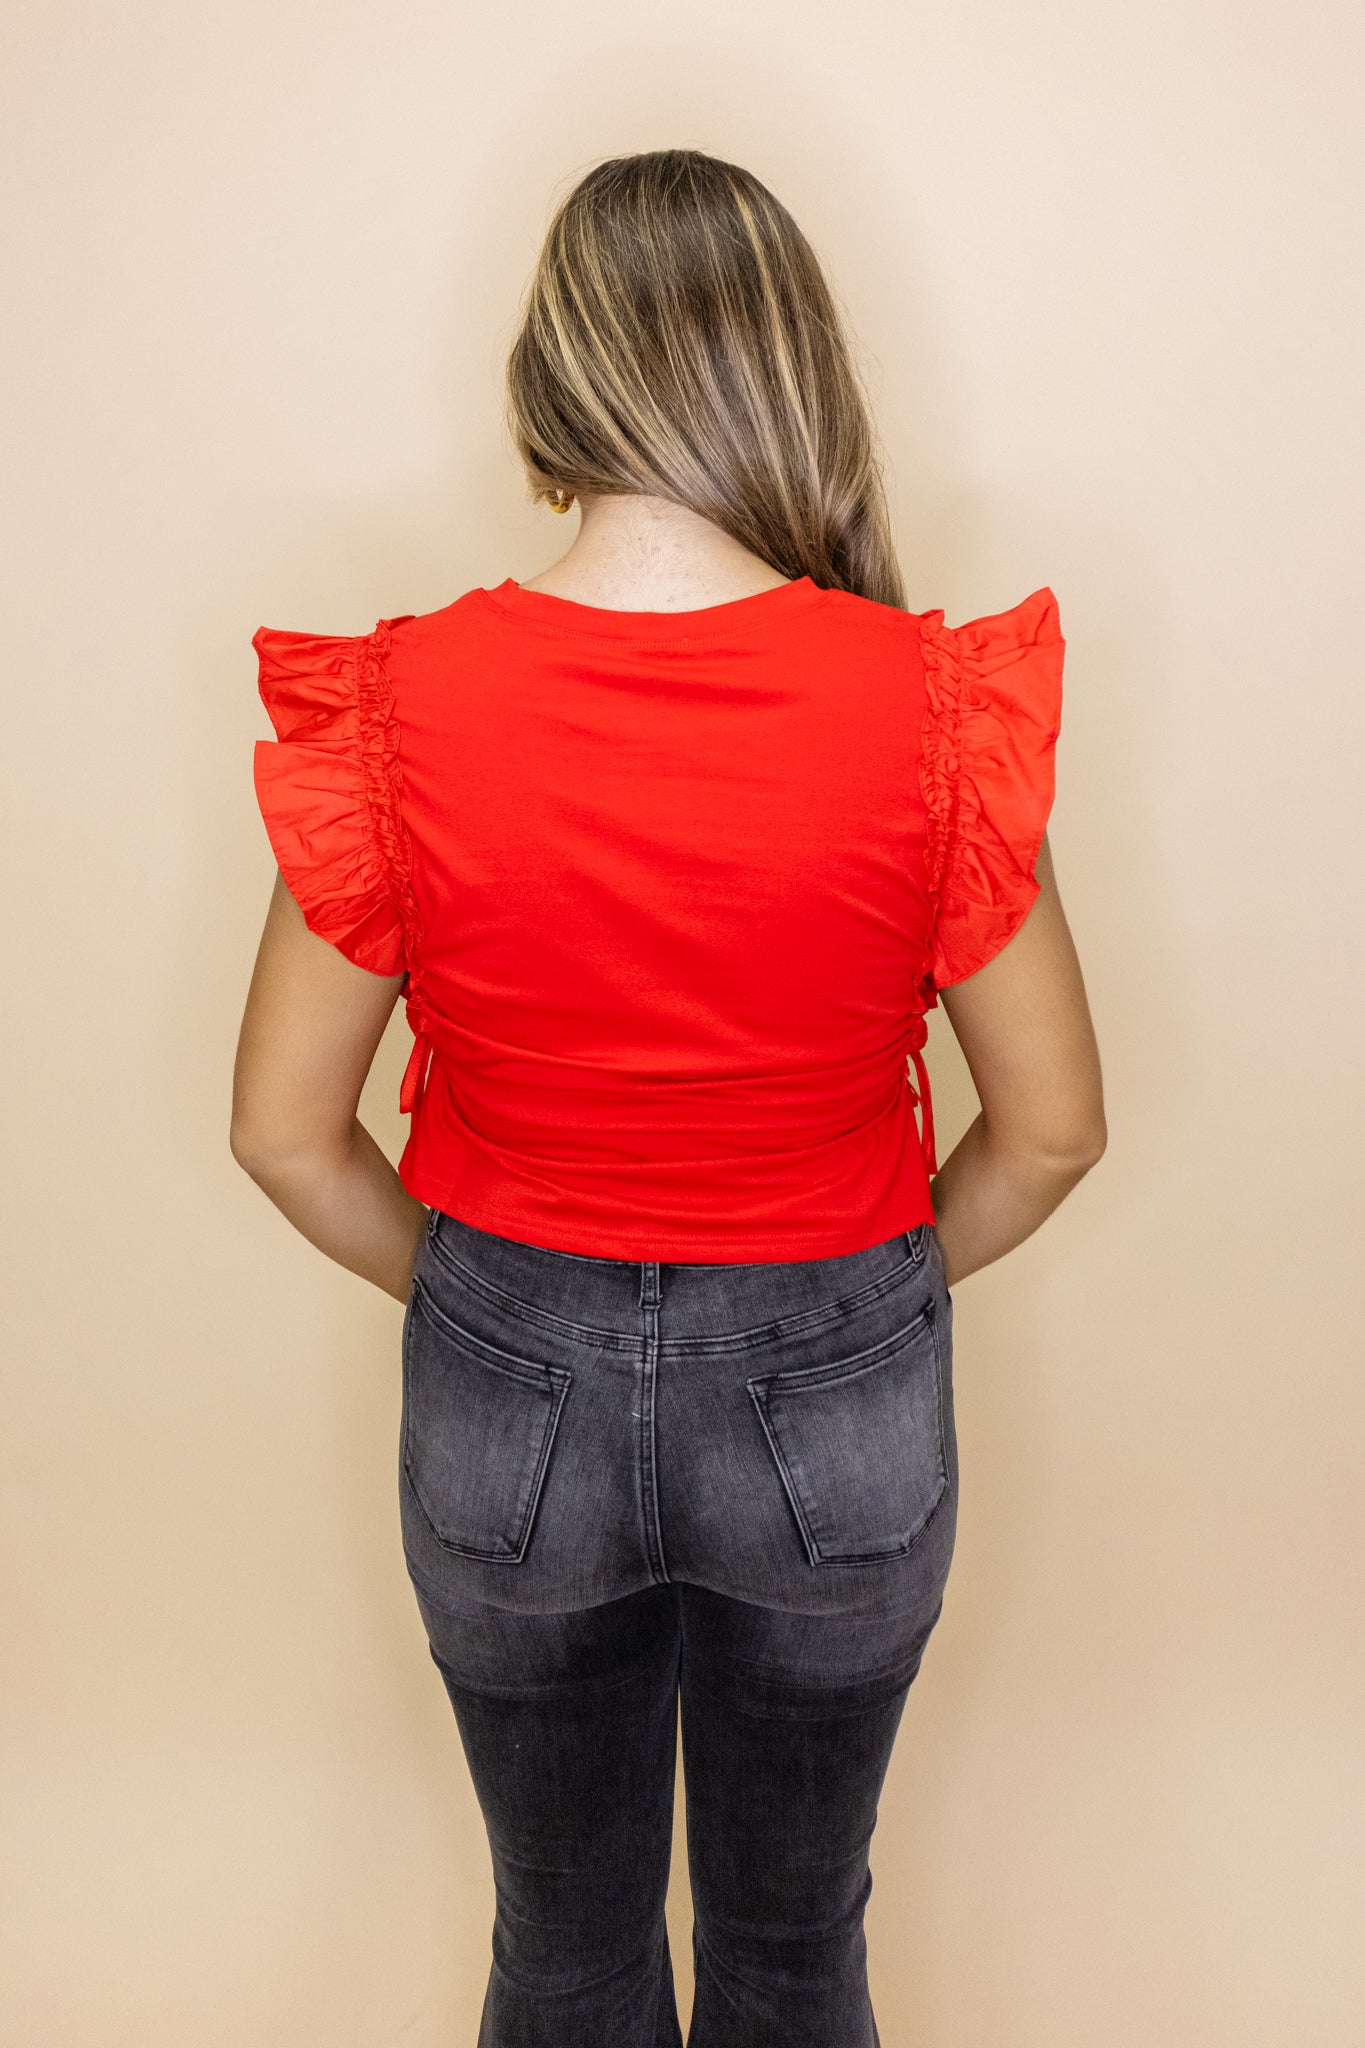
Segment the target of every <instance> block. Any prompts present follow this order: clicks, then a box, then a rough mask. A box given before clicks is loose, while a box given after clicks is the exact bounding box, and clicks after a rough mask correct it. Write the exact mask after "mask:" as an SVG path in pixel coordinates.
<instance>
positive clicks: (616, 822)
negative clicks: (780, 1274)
mask: <svg viewBox="0 0 1365 2048" xmlns="http://www.w3.org/2000/svg"><path fill="white" fill-rule="evenodd" d="M252 644H253V645H254V647H255V648H256V650H257V653H258V654H259V656H260V691H261V696H262V698H263V699H264V702H265V705H266V708H267V710H268V711H269V713H270V718H271V722H272V724H273V725H274V728H275V731H276V733H277V734H278V739H277V740H262V741H260V742H259V743H258V744H257V747H256V757H255V776H256V792H257V796H258V799H259V801H260V806H261V810H262V813H263V815H264V818H265V823H266V829H267V831H268V832H269V835H270V842H271V845H272V847H273V849H274V852H275V857H276V860H277V861H278V863H279V867H280V870H281V872H282V874H283V876H284V879H285V881H286V882H287V884H288V886H289V888H290V890H291V892H292V893H293V895H294V896H295V898H296V899H297V901H298V903H299V905H300V907H301V909H302V911H303V915H304V917H305V918H306V920H307V922H308V924H309V925H310V927H311V928H312V930H313V931H315V932H317V933H319V934H320V935H321V937H323V938H324V939H327V940H330V941H331V943H332V944H333V945H335V946H337V947H339V948H340V950H341V951H342V952H343V953H344V954H345V955H346V956H347V958H348V959H350V960H353V961H354V962H355V963H356V965H357V966H360V967H365V968H369V969H371V970H372V971H373V972H375V973H377V974H399V973H406V975H407V982H406V991H405V992H406V996H407V1012H408V1021H409V1023H410V1024H411V1026H412V1028H413V1031H414V1033H415V1035H416V1043H415V1045H414V1047H413V1056H412V1059H411V1061H410V1063H409V1066H408V1071H407V1074H406V1076H405V1078H404V1083H403V1090H402V1095H401V1097H400V1101H401V1106H402V1107H403V1109H404V1110H407V1111H411V1112H412V1125H411V1128H410V1131H409V1136H408V1141H407V1145H406V1147H405V1149H404V1151H403V1156H402V1160H401V1162H400V1165H399V1172H400V1174H401V1176H402V1179H403V1183H404V1185H405V1186H406V1187H407V1188H408V1189H409V1191H410V1192H411V1193H412V1194H413V1195H415V1196H416V1197H417V1198H418V1199H419V1200H420V1201H423V1202H426V1203H430V1204H432V1205H434V1206H436V1207H438V1208H441V1209H445V1210H447V1211H448V1212H449V1213H450V1214H451V1215H454V1216H456V1217H459V1218H460V1219H461V1220H462V1221H464V1222H466V1223H470V1224H473V1225H475V1226H476V1227H477V1228H479V1229H481V1230H489V1231H494V1232H496V1233H498V1234H499V1235H500V1236H503V1237H511V1238H517V1239H520V1240H521V1241H522V1242H524V1243H529V1244H535V1245H541V1246H547V1247H549V1248H550V1249H552V1250H559V1251H570V1252H583V1253H589V1254H593V1255H596V1256H598V1257H608V1258H623V1259H656V1258H657V1259H666V1260H684V1261H686V1260H692V1261H699V1262H706V1263H722V1264H724V1263H731V1262H741V1261H765V1260H773V1259H815V1258H829V1257H834V1256H836V1255H839V1254H842V1253H846V1252H854V1251H861V1250H863V1249H864V1248H866V1247H867V1246H869V1245H874V1244H879V1243H881V1242H883V1241H884V1240H885V1239H886V1238H888V1237H893V1236H895V1235H896V1234H897V1233H898V1232H900V1231H902V1230H907V1229H909V1228H910V1227H911V1226H912V1225H914V1224H917V1223H921V1222H925V1221H930V1222H932V1221H933V1219H934V1211H933V1204H932V1201H931V1199H930V1192H929V1176H930V1174H932V1173H934V1172H936V1171H937V1164H936V1161H935V1158H934V1144H933V1124H932V1110H931V1104H930V1097H929V1080H928V1075H927V1073H926V1071H925V1067H924V1061H923V1058H922V1055H921V1051H920V1048H921V1047H922V1045H923V1044H924V1040H925V1037H926V1025H925V1020H924V1012H925V1011H926V1010H927V1009H929V1008H931V1007H932V1006H933V1005H934V1004H935V1003H936V1002H937V1000H938V997H937V990H938V989H940V988H943V987H945V986H947V985H948V984H949V983H951V982H955V981H961V980H962V979H963V978H964V976H966V975H969V974H973V973H975V972H976V970H977V969H978V968H980V967H983V966H984V965H985V963H986V962H987V961H988V960H989V959H991V957H992V956H993V955H994V954H995V953H996V952H998V951H999V949H1000V948H1001V947H1002V946H1003V945H1004V944H1005V942H1006V940H1008V939H1009V938H1010V937H1011V936H1012V935H1013V934H1014V933H1015V932H1016V931H1017V930H1018V928H1019V926H1020V924H1021V923H1022V922H1023V919H1024V916H1025V914H1026V912H1027V911H1028V909H1029V906H1030V905H1031V904H1032V902H1033V900H1034V897H1035V896H1036V895H1037V894H1038V883H1037V881H1036V880H1035V879H1034V874H1033V867H1034V862H1035V860H1036V858H1037V854H1038V849H1039V845H1040V843H1041V840H1042V836H1043V830H1044V826H1045V825H1046V822H1047V817H1048V813H1049V810H1050V807H1051V803H1052V794H1053V758H1054V748H1055V742H1056V739H1057V734H1058V730H1059V727H1060V722H1061V676H1062V650H1063V644H1064V643H1063V641H1062V638H1061V634H1060V631H1059V627H1058V619H1057V603H1056V599H1055V598H1054V596H1053V594H1052V592H1051V591H1050V590H1047V589H1043V590H1037V591H1035V592H1034V593H1033V595H1032V596H1031V597H1026V598H1025V599H1024V600H1023V602H1022V603H1021V604H1018V605H1016V606H1015V608H1014V610H1013V611H1008V612H1001V613H998V614H996V615H995V616H993V617H990V618H982V619H974V620H972V622H971V623H970V624H969V625H964V626H958V627H955V628H951V627H948V626H945V625H944V623H943V613H942V612H941V611H932V612H925V613H923V614H921V615H915V614H913V613H909V612H902V611H897V610H895V609H893V608H892V607H890V606H887V605H882V604H876V603H873V602H872V601H871V600H870V599H868V598H862V597H854V596H851V595H849V594H848V593H847V592H845V591H835V590H823V589H821V588H820V587H819V586H818V585H816V584H815V583H813V582H812V581H811V580H810V578H809V577H807V576H802V577H798V578H797V579H796V581H795V582H792V583H786V584H783V585H781V586H779V587H778V588H777V589H774V590H765V591H761V592H759V593H758V594H757V595H756V596H753V597H744V598H739V599H737V600H735V601H732V602H731V603H729V604H717V605H708V606H706V607H704V608H703V609H701V610H699V611H688V612H622V611H608V610H602V609H600V608H598V607H596V606H592V605H584V604H579V603H577V602H575V601H573V600H571V599H568V598H562V597H551V596H549V595H547V594H546V593H544V592H542V591H532V590H523V589H522V588H521V586H520V585H519V584H517V583H515V582H513V581H511V580H510V579H509V580H508V581H506V582H504V583H502V584H500V585H499V586H498V587H497V588H496V589H495V590H482V589H480V590H471V591H469V592H467V593H466V594H465V595H464V596H463V597H460V598H458V599H456V601H455V602H454V603H453V604H450V605H447V606H445V608H444V609H443V610H441V611H436V612H429V613H427V614H425V615H424V616H422V617H420V618H419V617H416V616H414V615H412V614H408V615H405V616H404V617H402V618H393V619H384V620H381V621H380V623H379V625H378V626H376V628H375V630H374V631H373V632H372V633H365V634H360V635H358V636H356V637H353V638H342V637H334V636H330V635H322V634H311V633H291V632H275V631H272V630H271V629H269V628H267V627H262V628H261V630H260V631H259V632H258V633H257V634H256V636H255V639H254V641H253V643H252ZM911 1061H913V1063H914V1072H915V1080H916V1085H914V1086H912V1085H911V1081H910V1076H909V1063H910V1062H911ZM916 1102H918V1103H919V1105H920V1123H921V1126H922V1129H917V1128H916V1123H915V1116H914V1106H915V1104H916Z"/></svg>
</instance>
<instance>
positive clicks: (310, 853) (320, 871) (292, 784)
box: [251, 620, 412, 974]
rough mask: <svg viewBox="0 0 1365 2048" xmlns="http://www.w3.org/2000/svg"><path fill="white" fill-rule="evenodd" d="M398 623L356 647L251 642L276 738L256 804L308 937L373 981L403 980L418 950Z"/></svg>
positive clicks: (257, 763) (259, 770) (277, 636)
mask: <svg viewBox="0 0 1365 2048" xmlns="http://www.w3.org/2000/svg"><path fill="white" fill-rule="evenodd" d="M393 623H395V622H394V621H392V620H381V622H380V624H379V625H378V626H377V627H376V628H375V630H374V632H373V633H366V634H362V635H359V636H358V637H355V638H349V639H347V638H334V637H328V636H326V635H323V634H317V633H288V632H277V631H275V630H274V629H273V628H271V627H268V626H262V627H261V629H260V630H259V632H257V633H256V635H255V636H254V638H253V639H252V643H251V644H252V646H253V647H254V649H255V650H256V654H257V657H258V660H259V663H260V675H259V685H258V687H259V689H260V695H261V700H262V702H263V703H264V705H265V708H266V710H267V711H268V712H269V714H270V722H271V724H272V725H273V726H274V728H275V733H276V738H275V739H273V740H258V741H257V743H256V751H255V759H254V764H253V765H254V780H255V786H256V799H257V802H258V803H259V805H260V809H261V816H262V818H263V819H264V820H265V828H266V831H267V833H268V834H269V838H270V844H271V847H272V849H273V850H274V854H275V859H276V862H277V864H278V866H279V870H280V873H281V874H282V875H283V876H284V879H285V881H286V883H287V884H288V887H289V892H290V894H291V895H292V896H293V898H294V900H295V902H296V903H297V904H298V906H299V908H300V910H301V911H302V912H303V916H304V920H305V922H306V923H307V925H308V927H309V929H310V930H311V931H314V932H316V933H317V934H318V936H319V937H320V938H324V939H327V940H329V941H330V943H331V944H332V945H334V946H336V947H337V948H338V950H339V951H340V952H342V953H344V954H345V956H346V958H347V959H348V960H351V961H354V963H355V965H356V966H357V967H365V968H368V969H369V970H370V971H371V973H374V974H401V973H404V972H406V971H407V969H408V967H409V964H410V950H411V948H410V935H411V925H412V918H411V916H410V915H405V912H410V909H411V884H410V880H409V871H410V865H411V862H410V857H409V852H408V842H407V833H406V830H405V828H404V825H403V819H402V811H401V806H400V802H399V797H400V792H401V787H402V782H401V775H400V771H399V766H398V728H397V724H396V721H395V719H394V715H393V691H392V688H391V686H390V684H389V679H388V672H387V668H386V665H385V657H386V655H387V652H388V644H389V633H388V629H389V626H390V625H391V624H393Z"/></svg>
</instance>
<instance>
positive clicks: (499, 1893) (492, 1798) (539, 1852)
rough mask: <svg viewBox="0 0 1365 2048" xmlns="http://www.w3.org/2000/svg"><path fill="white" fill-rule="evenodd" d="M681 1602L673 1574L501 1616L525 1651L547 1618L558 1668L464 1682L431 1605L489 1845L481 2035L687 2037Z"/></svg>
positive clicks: (674, 2040) (520, 1652)
mask: <svg viewBox="0 0 1365 2048" xmlns="http://www.w3.org/2000/svg"><path fill="white" fill-rule="evenodd" d="M676 1613H677V1602H676V1589H674V1588H670V1587H660V1588H658V1589H657V1590H656V1591H654V1592H650V1593H646V1594H644V1595H636V1596H632V1597H630V1598H628V1599H625V1600H622V1601H619V1602H615V1603H612V1605H611V1606H609V1607H604V1608H597V1609H594V1610H592V1611H591V1612H590V1613H587V1614H578V1615H545V1616H517V1617H510V1616H509V1617H503V1618H502V1619H503V1623H504V1626H505V1631H506V1635H507V1637H508V1639H509V1640H514V1642H515V1656H516V1661H517V1663H518V1664H519V1665H520V1666H522V1667H523V1668H524V1667H525V1665H526V1663H527V1660H528V1656H530V1657H531V1660H532V1661H534V1657H533V1653H532V1652H531V1651H530V1647H529V1646H530V1637H531V1636H532V1635H534V1634H535V1633H536V1632H537V1630H539V1632H540V1633H541V1634H542V1635H543V1637H544V1654H543V1668H544V1671H545V1676H544V1677H543V1678H542V1679H540V1680H539V1681H533V1680H529V1679H527V1678H525V1677H523V1678H522V1679H521V1680H520V1682H518V1683H516V1684H505V1685H503V1686H502V1687H500V1688H498V1687H493V1686H491V1685H490V1682H489V1680H488V1678H487V1676H486V1674H482V1675H481V1676H480V1678H479V1682H478V1683H474V1684H471V1683H470V1682H469V1676H468V1672H467V1670H466V1671H465V1672H462V1671H461V1670H460V1668H459V1663H460V1653H459V1644H460V1634H461V1631H460V1624H459V1622H458V1621H455V1620H453V1619H451V1620H449V1621H448V1622H447V1623H446V1624H445V1626H444V1627H443V1625H442V1618H441V1617H440V1616H439V1615H438V1614H436V1613H435V1612H434V1611H433V1610H430V1609H429V1610H428V1612H427V1625H428V1630H429V1633H431V1634H432V1636H433V1637H434V1641H433V1645H432V1654H433V1657H434V1659H435V1662H436V1665H437V1668H438V1669H439V1670H440V1672H441V1676H442V1678H443V1679H444V1681H445V1686H446V1691H447V1693H448V1694H449V1696H450V1701H451V1705H452V1706H453V1708H454V1711H455V1718H456V1721H457V1724H458V1727H459V1732H460V1739H461V1742H462V1744H463V1746H464V1752H465V1756H466V1758H467V1760H468V1764H469V1770H470V1775H471V1778H472V1780H473V1784H474V1789H475V1792H476V1794H477V1797H478V1800H479V1804H480V1807H481V1809H482V1812H483V1816H484V1821H485V1823H486V1826H487V1831H488V1841H489V1847H490V1850H491V1853H492V1860H493V1876H494V1885H495V1891H496V1909H495V1915H494V1923H493V1943H492V1946H493V1961H492V1968H491V1970H490V1974H489V1979H488V1987H487V1992H486V1995H485V2000H484V2006H483V2014H482V2021H481V2025H480V2030H479V2036H478V2048H608V2044H609V2048H682V2031H681V2028H680V2025H679V2020H678V2010H677V2003H676V2000H675V1996H674V1987H673V1970H672V1960H671V1957H670V1955H669V1949H668V1933H667V1923H666V1921H665V1917H664V1901H665V1897H666V1894H667V1889H668V1876H669V1865H670V1860H671V1850H672V1833H673V1802H674V1780H675V1773H676V1758H677V1741H678V1719H677V1714H678V1707H677V1674H678V1649H677V1620H676ZM487 1633H488V1632H485V1634H486V1635H487ZM489 1639H491V1637H490V1638H489ZM464 1661H465V1663H466V1665H467V1664H468V1662H469V1661H470V1660H469V1659H468V1658H466V1659H465V1660H464ZM585 1661H586V1662H587V1663H588V1664H589V1665H590V1666H591V1669H590V1670H588V1671H585V1670H584V1668H583V1665H584V1662H585Z"/></svg>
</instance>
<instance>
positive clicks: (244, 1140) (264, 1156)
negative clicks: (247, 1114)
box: [228, 1118, 272, 1186]
mask: <svg viewBox="0 0 1365 2048" xmlns="http://www.w3.org/2000/svg"><path fill="white" fill-rule="evenodd" d="M228 1145H229V1147H230V1148H231V1152H232V1156H233V1158H234V1159H235V1160H236V1161H237V1164H238V1165H239V1166H240V1167H241V1169H242V1171H243V1173H245V1174H246V1175H247V1177H248V1179H250V1180H254V1181H255V1182H256V1183H257V1185H258V1186H259V1185H260V1184H261V1182H262V1181H263V1180H265V1179H266V1178H268V1176H269V1173H270V1163H271V1156H272V1155H271V1149H270V1145H269V1142H268V1140H266V1139H265V1138H264V1137H263V1135H262V1134H261V1132H260V1131H253V1130H251V1129H250V1128H248V1126H246V1125H245V1124H242V1123H239V1122H238V1121H237V1120H236V1119H235V1118H234V1119H233V1123H232V1126H231V1129H230V1130H229V1132H228Z"/></svg>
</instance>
